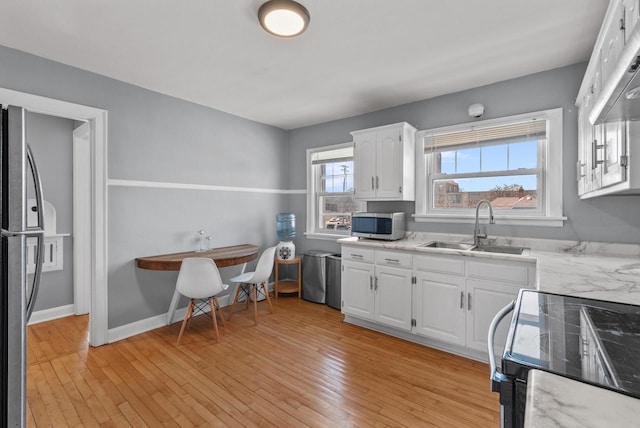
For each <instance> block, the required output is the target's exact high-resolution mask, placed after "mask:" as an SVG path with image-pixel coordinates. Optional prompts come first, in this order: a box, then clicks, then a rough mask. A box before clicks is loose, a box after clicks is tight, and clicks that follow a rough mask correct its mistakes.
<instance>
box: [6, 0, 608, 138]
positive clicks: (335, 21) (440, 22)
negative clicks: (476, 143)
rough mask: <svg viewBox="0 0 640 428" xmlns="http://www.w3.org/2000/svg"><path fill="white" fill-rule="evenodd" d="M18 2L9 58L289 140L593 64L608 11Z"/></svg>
mask: <svg viewBox="0 0 640 428" xmlns="http://www.w3.org/2000/svg"><path fill="white" fill-rule="evenodd" d="M298 1H299V2H301V3H302V4H304V5H305V6H306V7H307V9H308V10H309V12H310V14H311V25H310V27H309V29H308V30H307V31H306V32H305V33H304V34H302V35H301V36H300V37H298V38H294V39H279V38H276V37H274V36H271V35H269V34H268V33H266V32H265V31H264V30H262V28H261V27H260V25H259V23H258V20H257V10H258V8H259V6H260V4H262V2H263V1H262V0H172V1H169V0H133V1H132V0H57V1H52V0H19V1H18V0H15V1H14V0H5V1H2V2H0V45H5V46H9V47H12V48H15V49H19V50H22V51H26V52H30V53H33V54H35V55H39V56H42V57H45V58H49V59H52V60H55V61H59V62H62V63H65V64H69V65H72V66H75V67H79V68H82V69H85V70H89V71H93V72H95V73H99V74H102V75H105V76H109V77H112V78H115V79H118V80H122V81H125V82H129V83H132V84H135V85H138V86H141V87H144V88H148V89H151V90H154V91H157V92H161V93H164V94H168V95H172V96H175V97H178V98H182V99H185V100H189V101H193V102H195V103H198V104H202V105H205V106H209V107H213V108H215V109H218V110H222V111H225V112H228V113H232V114H235V115H238V116H242V117H245V118H248V119H252V120H256V121H258V122H263V123H266V124H270V125H274V126H278V127H280V128H283V129H293V128H298V127H302V126H306V125H312V124H315V123H321V122H326V121H329V120H333V119H337V118H342V117H347V116H353V115H357V114H361V113H366V112H370V111H374V110H379V109H382V108H386V107H391V106H395V105H400V104H404V103H408V102H412V101H417V100H422V99H426V98H431V97H434V96H437V95H442V94H447V93H451V92H456V91H460V90H464V89H468V88H472V87H477V86H482V85H485V84H488V83H492V82H497V81H501V80H505V79H510V78H514V77H518V76H523V75H527V74H531V73H535V72H538V71H542V70H548V69H552V68H557V67H561V66H564V65H569V64H574V63H577V62H580V61H585V60H587V59H588V58H589V55H590V53H591V49H592V48H593V44H594V43H595V39H596V36H597V33H598V30H599V28H600V23H601V22H602V19H603V17H604V13H605V10H606V7H607V4H608V1H607V0H533V1H532V0H484V1H478V0H438V1H436V0H395V1H389V0H298Z"/></svg>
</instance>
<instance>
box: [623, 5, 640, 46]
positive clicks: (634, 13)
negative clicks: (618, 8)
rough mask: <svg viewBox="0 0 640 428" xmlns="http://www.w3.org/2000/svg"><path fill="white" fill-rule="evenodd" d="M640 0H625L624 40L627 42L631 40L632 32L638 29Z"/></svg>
mask: <svg viewBox="0 0 640 428" xmlns="http://www.w3.org/2000/svg"><path fill="white" fill-rule="evenodd" d="M639 1H640V0H623V1H622V5H623V7H624V35H625V37H624V40H625V42H626V41H627V40H629V35H631V31H633V29H634V28H635V27H636V24H637V23H638V18H640V15H639V8H638V5H639V4H638V3H639Z"/></svg>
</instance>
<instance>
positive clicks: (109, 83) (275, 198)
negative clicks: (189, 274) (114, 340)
mask: <svg viewBox="0 0 640 428" xmlns="http://www.w3.org/2000/svg"><path fill="white" fill-rule="evenodd" d="M0 87H4V88H9V89H13V90H17V91H23V92H28V93H32V94H37V95H42V96H46V97H51V98H55V99H59V100H65V101H70V102H73V103H78V104H83V105H88V106H94V107H98V108H103V109H106V110H108V111H109V122H108V136H109V141H108V176H109V178H110V179H126V180H147V181H163V182H175V183H187V184H208V185H224V186H236V187H249V188H270V189H286V188H287V187H288V181H287V180H288V175H287V169H286V168H285V167H283V166H286V165H287V159H288V157H287V156H288V155H287V148H288V134H287V132H286V131H283V130H281V129H279V128H275V127H272V126H267V125H263V124H260V123H256V122H253V121H250V120H246V119H242V118H240V117H237V116H233V115H230V114H226V113H223V112H220V111H217V110H213V109H210V108H206V107H203V106H200V105H196V104H193V103H189V102H186V101H182V100H178V99H176V98H173V97H169V96H165V95H162V94H159V93H156V92H152V91H148V90H145V89H142V88H140V87H136V86H133V85H129V84H125V83H123V82H119V81H116V80H113V79H109V78H106V77H104V76H100V75H97V74H94V73H90V72H87V71H83V70H79V69H76V68H73V67H69V66H66V65H63V64H60V63H56V62H53V61H49V60H46V59H43V58H39V57H36V56H33V55H30V54H26V53H23V52H20V51H16V50H13V49H9V48H6V47H1V46H0ZM241 90H243V89H242V88H238V91H241ZM0 102H2V100H0ZM287 208H288V196H287V195H284V194H278V193H263V192H242V193H240V192H233V191H231V192H229V191H224V192H223V191H201V190H167V189H156V188H151V189H150V188H139V187H116V186H109V188H108V250H109V252H108V258H109V266H108V284H109V285H108V287H109V302H108V303H109V328H114V327H118V326H121V325H125V324H128V323H131V322H134V321H137V320H142V319H145V318H149V317H151V316H155V315H161V314H163V313H166V311H167V307H168V306H169V301H170V297H171V294H172V292H173V290H174V288H175V281H176V278H177V274H176V273H171V272H151V271H142V270H139V269H137V268H136V267H135V264H134V259H135V258H136V257H141V256H149V255H154V254H163V253H168V252H179V251H186V250H191V249H196V248H197V245H198V242H197V238H196V231H197V230H199V229H205V230H206V232H207V234H208V235H209V234H212V235H213V238H214V239H213V244H214V245H215V246H223V245H233V244H241V243H253V244H256V245H258V246H259V247H260V248H261V249H264V248H266V247H267V246H271V245H274V244H275V242H276V237H275V215H276V214H277V213H278V212H281V211H286V210H287ZM251 267H253V264H252V265H250V266H249V268H251ZM237 273H238V269H236V268H225V269H222V270H221V274H222V277H223V279H225V280H226V279H228V278H229V277H230V276H232V275H234V274H237Z"/></svg>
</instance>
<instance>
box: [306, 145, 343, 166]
mask: <svg viewBox="0 0 640 428" xmlns="http://www.w3.org/2000/svg"><path fill="white" fill-rule="evenodd" d="M352 159H353V147H343V148H341V149H333V150H324V151H321V152H315V153H313V154H312V155H311V163H312V164H313V165H321V164H326V163H333V162H343V161H346V160H352Z"/></svg>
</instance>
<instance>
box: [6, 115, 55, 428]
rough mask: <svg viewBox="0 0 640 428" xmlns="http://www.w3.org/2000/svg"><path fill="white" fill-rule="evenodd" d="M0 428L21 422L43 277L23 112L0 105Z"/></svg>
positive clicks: (37, 187) (36, 188)
mask: <svg viewBox="0 0 640 428" xmlns="http://www.w3.org/2000/svg"><path fill="white" fill-rule="evenodd" d="M0 111H1V112H2V115H1V119H0V160H1V161H0V226H1V238H2V239H1V245H0V275H1V279H0V287H1V288H0V339H1V340H0V360H1V361H0V388H2V390H1V391H0V397H1V399H0V427H22V426H24V425H25V417H26V376H27V374H26V355H27V351H26V346H27V321H28V320H29V317H30V316H31V311H32V310H33V305H34V303H35V299H36V296H37V294H38V286H39V283H40V275H41V273H42V257H43V249H44V246H43V242H42V241H43V238H44V224H43V215H42V201H43V197H42V186H41V183H40V177H39V175H38V170H37V167H36V163H35V161H34V159H33V155H32V153H31V150H30V148H29V146H28V144H27V135H26V110H25V109H23V108H21V107H14V106H8V107H4V106H0ZM28 198H33V199H35V200H36V206H35V207H34V208H33V209H34V210H35V211H36V214H37V218H38V222H37V225H28V224H27V199H28ZM27 239H36V240H37V241H38V244H37V246H36V250H35V252H36V254H35V262H36V268H35V272H34V273H33V274H32V275H27V266H26V260H27V253H26V252H27V245H26V243H27Z"/></svg>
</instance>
